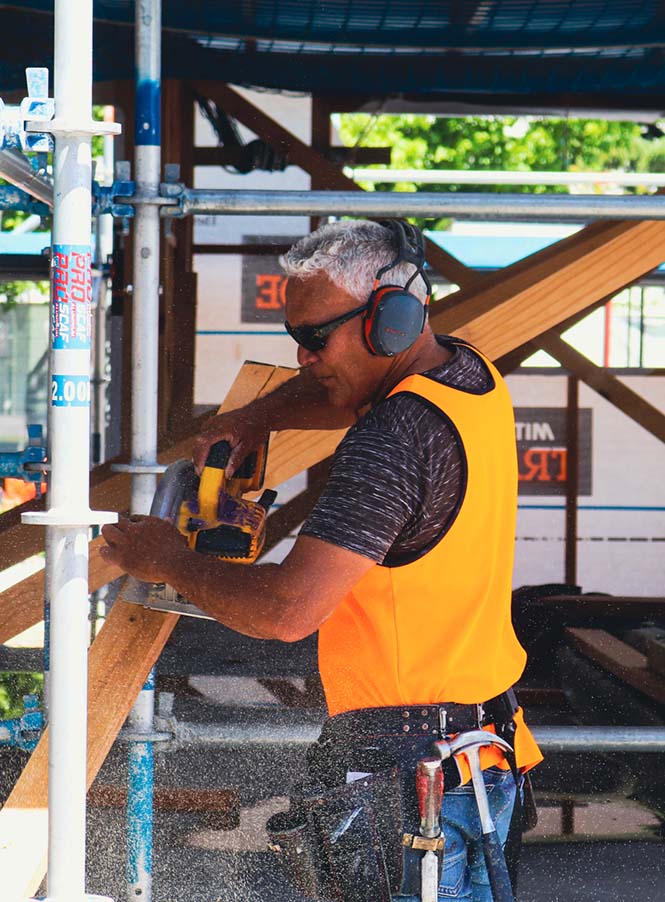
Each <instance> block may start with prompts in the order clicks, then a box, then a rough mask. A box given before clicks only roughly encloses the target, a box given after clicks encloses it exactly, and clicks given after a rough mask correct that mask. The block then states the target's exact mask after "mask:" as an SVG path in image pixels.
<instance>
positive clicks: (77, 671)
mask: <svg viewBox="0 0 665 902" xmlns="http://www.w3.org/2000/svg"><path fill="white" fill-rule="evenodd" d="M54 21H55V40H54V44H55V68H54V73H55V74H54V84H55V90H54V93H55V118H54V119H53V121H52V122H51V123H50V125H49V129H48V130H49V131H50V132H51V133H52V135H53V136H54V138H55V152H54V156H53V180H54V198H53V201H54V202H53V237H52V253H51V328H50V348H49V382H50V385H49V400H50V406H49V458H50V464H51V471H50V479H49V492H48V501H49V509H48V510H47V511H34V512H30V513H26V514H23V516H22V519H23V522H25V523H31V524H38V525H44V526H46V527H47V543H46V551H47V557H46V571H47V572H46V585H47V593H48V595H49V596H50V602H51V623H50V665H51V674H50V688H49V716H50V726H49V763H48V764H49V767H48V808H49V811H48V815H49V816H48V898H49V900H53V902H82V900H85V899H87V898H89V897H87V896H86V895H85V820H86V818H85V814H86V810H85V801H86V782H87V781H86V740H87V726H88V721H87V707H88V672H87V669H88V656H87V651H88V539H89V529H90V526H91V525H93V524H102V523H112V522H114V521H115V520H117V515H116V514H115V513H107V512H103V511H91V510H90V491H89V469H90V357H91V354H90V349H91V338H92V335H91V333H92V309H91V306H92V305H91V299H92V253H91V181H92V155H91V144H92V135H93V134H96V133H98V132H102V131H109V130H110V131H113V132H114V133H117V131H118V129H117V128H115V127H114V126H111V127H110V128H106V127H103V128H98V125H101V124H100V123H95V122H94V121H93V119H92V0H77V2H76V3H72V2H70V0H56V2H55V16H54ZM34 125H35V123H34V122H33V123H28V125H27V126H26V127H28V128H30V127H31V126H34ZM42 126H43V123H41V122H40V123H39V124H38V126H37V127H36V130H37V131H42V130H43V127H42Z"/></svg>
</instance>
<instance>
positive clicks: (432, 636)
mask: <svg viewBox="0 0 665 902" xmlns="http://www.w3.org/2000/svg"><path fill="white" fill-rule="evenodd" d="M282 263H283V266H284V268H285V271H286V273H287V275H288V277H289V281H288V285H287V290H286V314H287V323H286V328H287V331H288V332H289V334H290V335H291V336H292V337H293V338H294V339H295V340H296V341H297V342H298V362H299V364H300V373H299V374H298V376H296V377H295V378H294V379H292V380H291V381H289V382H288V383H287V384H286V385H284V386H283V387H282V388H280V389H278V390H277V391H276V392H274V393H273V394H271V395H269V396H267V397H266V398H263V399H260V400H257V401H255V402H253V403H252V404H249V405H248V406H247V407H245V408H242V409H241V410H238V411H232V412H231V413H228V414H224V415H220V416H217V417H215V418H213V419H212V421H210V423H209V425H208V426H207V428H206V430H205V432H204V433H203V435H202V436H201V437H200V438H199V440H198V441H197V444H196V448H195V452H194V461H195V464H196V465H197V467H198V468H199V469H200V468H201V467H202V465H203V463H204V461H205V457H206V454H207V450H208V448H209V447H210V445H212V444H213V443H214V442H215V441H218V440H220V439H226V440H227V441H229V442H230V444H231V445H232V447H233V454H232V457H231V460H230V462H229V469H230V470H231V471H232V470H233V469H234V467H236V466H237V465H238V464H239V463H240V462H241V460H242V459H243V458H244V457H245V456H246V454H247V453H249V452H250V451H251V450H253V449H254V448H256V447H258V446H259V445H260V444H261V443H262V442H263V441H264V440H265V438H266V436H267V434H268V433H269V432H270V431H273V430H279V429H326V428H330V429H336V428H340V427H342V426H350V427H351V428H350V429H349V432H348V433H347V435H346V436H345V438H344V439H343V441H342V442H341V444H340V446H339V448H338V449H337V452H336V453H335V456H334V460H333V464H332V467H331V473H330V477H329V480H328V483H327V485H326V487H325V489H324V491H323V494H322V496H321V498H320V499H319V501H318V503H317V505H316V506H315V508H314V510H313V512H312V513H311V515H310V516H309V517H308V519H307V521H306V522H305V524H304V526H303V528H302V530H301V532H300V535H299V537H298V539H297V541H296V543H295V545H294V547H293V549H292V551H291V552H290V553H289V554H288V556H287V557H286V558H285V559H284V561H283V562H282V563H281V564H266V565H259V566H255V567H252V568H246V567H237V566H233V565H231V564H226V563H223V562H220V561H218V560H216V559H213V558H210V557H205V556H202V555H199V554H196V553H194V552H192V551H190V550H189V549H188V548H187V547H186V545H185V542H184V539H183V538H182V537H181V536H180V535H179V534H178V533H177V532H176V530H175V529H174V528H173V527H172V526H170V525H169V524H167V523H165V522H163V521H160V520H156V519H154V518H138V519H137V518H132V520H125V521H122V522H120V523H119V524H118V525H116V526H106V527H104V530H103V534H104V537H105V538H106V540H107V542H108V546H109V547H108V548H107V549H104V551H103V554H104V556H105V557H106V558H107V559H109V560H111V561H113V562H114V563H116V564H118V565H120V566H121V567H123V568H124V569H125V570H127V571H128V572H130V573H132V574H133V575H134V576H136V577H138V578H139V579H143V580H147V581H164V582H167V583H168V584H170V585H171V586H173V587H174V588H175V589H176V590H177V591H178V592H180V593H181V594H182V595H183V596H185V597H186V598H188V599H189V600H190V601H192V602H193V603H194V604H196V605H198V606H199V607H201V608H203V609H204V610H205V611H207V612H208V613H210V614H211V615H213V616H214V617H215V618H216V619H217V620H219V621H220V622H222V623H224V624H225V625H226V626H228V627H231V628H232V629H234V630H237V631H239V632H241V633H245V634H246V635H249V636H255V637H258V638H266V639H281V640H283V641H286V642H292V641H296V640H298V639H301V638H303V637H305V636H307V635H309V634H310V633H312V632H314V631H316V630H318V631H319V665H320V672H321V678H322V682H323V686H324V690H325V694H326V701H327V705H328V711H329V714H330V719H329V720H328V721H327V723H326V725H325V726H324V730H323V733H322V737H321V739H320V740H319V743H318V745H317V746H316V747H315V748H314V750H313V752H312V754H311V755H310V768H311V772H312V776H313V778H316V779H317V780H318V781H319V782H320V783H322V784H323V785H325V786H328V787H332V786H336V785H340V784H341V785H343V784H344V783H345V781H349V780H352V779H353V777H354V776H355V775H357V774H358V773H361V774H368V773H374V772H376V771H382V770H385V769H386V768H389V767H391V766H392V765H398V766H399V767H401V768H402V772H403V774H407V775H411V776H412V775H413V771H414V770H415V766H416V761H417V759H418V758H419V757H422V756H423V755H426V754H428V749H429V748H430V746H431V743H432V740H433V739H437V738H441V737H442V736H444V735H450V734H454V733H456V732H459V731H461V730H466V729H473V728H477V727H478V726H483V727H487V728H489V729H496V730H497V731H498V730H499V728H502V729H503V728H505V729H506V730H508V731H509V736H510V739H511V744H514V746H515V759H516V762H513V770H512V771H511V769H509V767H508V764H506V762H505V760H504V759H503V758H502V756H501V755H500V754H499V753H498V752H496V751H493V750H484V752H483V755H482V756H481V764H482V766H483V768H484V774H485V780H486V783H487V784H488V785H489V786H490V787H491V789H492V791H491V792H490V799H491V804H492V809H493V812H494V815H495V818H496V819H497V828H498V831H499V833H500V836H501V839H502V841H505V838H506V833H507V830H508V824H509V822H510V819H511V812H512V810H513V802H514V799H515V795H516V789H515V780H514V778H513V773H515V774H517V769H519V770H522V771H523V770H525V769H527V768H528V767H531V766H533V765H534V764H535V763H537V762H538V761H539V760H540V753H539V752H538V749H537V747H536V745H535V743H534V742H533V739H532V737H531V735H530V733H529V731H528V730H527V728H526V727H525V726H524V723H523V720H522V715H521V711H519V710H515V708H516V706H515V705H514V704H512V701H513V699H514V697H511V696H508V695H507V694H506V692H507V690H509V689H510V687H511V686H512V685H513V684H514V683H515V681H516V680H517V679H518V678H519V676H520V675H521V673H522V670H523V668H524V663H525V653H524V651H523V649H522V648H521V647H520V645H519V643H518V642H517V639H516V637H515V634H514V632H513V629H512V624H511V617H510V595H511V575H512V561H513V543H514V527H515V516H516V500H517V499H516V492H517V469H516V466H517V465H516V453H515V437H514V424H513V418H512V406H511V402H510V398H509V395H508V392H507V389H506V387H505V385H504V383H503V381H502V380H501V377H500V376H499V374H498V372H497V371H496V370H495V369H494V367H493V366H492V365H491V363H490V362H489V361H488V360H486V359H485V358H484V357H483V356H482V355H481V354H480V353H478V352H477V351H476V350H475V349H472V348H470V347H469V346H467V345H465V344H464V343H462V342H459V341H456V340H454V339H449V338H445V337H438V338H437V337H436V336H435V335H434V334H433V333H432V331H431V329H430V327H429V325H428V324H427V319H426V310H427V303H428V301H429V283H428V282H427V278H426V275H425V272H424V252H423V243H422V236H421V235H420V233H419V232H418V231H417V230H416V229H415V228H414V227H413V226H409V225H408V224H406V223H400V222H395V221H392V222H386V223H384V224H378V223H372V222H341V223H336V224H333V225H327V226H323V227H322V228H321V229H319V230H317V231H316V232H314V233H312V234H311V235H309V236H306V237H305V238H303V239H302V240H301V241H299V242H298V243H297V244H296V245H295V246H294V247H293V248H292V249H291V250H290V251H289V253H288V254H286V256H285V258H284V259H283V261H282ZM386 286H393V287H392V288H390V287H386ZM483 703H485V705H484V710H483V708H482V705H483ZM461 771H464V772H463V773H462V775H461V776H462V779H463V780H464V779H465V778H466V779H468V772H467V771H465V770H464V768H461ZM411 776H409V779H411ZM449 777H450V775H448V779H449ZM405 779H406V778H405ZM454 782H459V779H456V780H455V781H454ZM442 817H443V823H444V832H445V835H446V851H445V854H444V868H443V876H442V878H441V885H440V892H441V893H442V894H444V895H445V897H446V898H451V899H452V898H455V899H465V900H471V899H473V900H474V902H484V900H489V899H491V894H490V890H489V886H488V878H487V872H486V870H485V867H484V863H483V861H482V852H481V851H480V849H481V846H480V830H479V826H478V814H477V810H476V809H475V806H474V802H473V795H472V794H470V792H469V790H468V786H460V787H459V788H457V789H456V788H452V789H450V791H448V789H447V790H446V792H445V794H444V803H443V810H442ZM416 830H417V828H416ZM412 857H413V856H412ZM415 857H416V858H418V856H415ZM401 889H402V891H403V895H402V896H396V897H397V898H414V899H415V898H416V896H415V895H414V890H413V884H412V881H411V883H410V882H409V881H407V880H406V879H405V880H404V881H403V883H402V886H401ZM395 892H397V887H395V886H393V893H395ZM407 893H408V894H410V895H408V896H407V895H404V894H407ZM360 897H361V895H360V893H359V894H358V898H360ZM370 897H371V895H370ZM377 898H378V896H377Z"/></svg>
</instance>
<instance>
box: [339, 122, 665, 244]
mask: <svg viewBox="0 0 665 902" xmlns="http://www.w3.org/2000/svg"><path fill="white" fill-rule="evenodd" d="M339 132H340V135H341V138H342V141H343V142H344V144H346V145H347V146H358V145H361V146H365V147H386V146H388V147H391V148H392V164H391V165H392V167H393V168H395V169H460V170H468V169H501V170H524V171H538V170H543V171H544V170H553V171H575V170H578V171H585V170H586V171H606V170H612V169H622V170H628V171H638V170H639V169H640V167H641V165H644V168H645V170H646V171H654V172H655V171H662V170H663V169H664V168H665V138H663V139H659V140H657V141H646V140H645V139H644V138H643V137H642V127H641V126H640V124H639V123H636V122H614V121H611V122H606V121H601V120H595V119H545V118H539V117H520V118H515V117H504V116H470V117H468V118H464V119H455V118H442V117H441V118H437V117H435V116H430V115H413V114H411V115H405V116H395V115H378V116H375V115H370V114H365V113H362V114H360V113H358V114H345V115H342V116H341V117H340V120H339ZM647 166H648V168H647ZM363 187H366V188H367V189H368V190H377V191H381V190H384V191H392V190H397V191H444V192H456V191H460V192H465V191H466V192H468V191H474V192H475V191H479V190H482V191H496V192H501V191H503V192H511V193H512V192H525V193H528V192H534V193H541V192H544V191H561V192H563V191H566V190H567V189H566V188H565V187H546V186H544V185H524V186H520V185H483V186H482V188H479V187H478V186H477V185H429V184H428V185H420V186H419V185H416V184H415V183H400V184H397V185H392V184H388V183H383V184H381V183H377V184H366V185H364V186H363ZM420 224H421V225H423V226H426V227H428V228H432V227H439V228H441V227H442V226H443V225H444V221H437V222H433V221H431V220H427V221H422V222H421V223H420Z"/></svg>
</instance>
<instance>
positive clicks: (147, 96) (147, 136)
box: [134, 80, 162, 146]
mask: <svg viewBox="0 0 665 902" xmlns="http://www.w3.org/2000/svg"><path fill="white" fill-rule="evenodd" d="M161 104H162V95H161V85H160V83H159V82H158V81H150V80H146V81H141V82H139V83H138V85H137V86H136V114H135V116H134V143H135V144H137V145H148V146H158V145H159V143H160V137H159V136H160V127H161V123H160V116H161Z"/></svg>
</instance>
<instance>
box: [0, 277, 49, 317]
mask: <svg viewBox="0 0 665 902" xmlns="http://www.w3.org/2000/svg"><path fill="white" fill-rule="evenodd" d="M31 288H36V289H37V290H38V291H39V292H40V293H41V294H42V295H43V296H44V303H47V302H48V296H49V283H48V282H23V281H21V282H0V313H7V311H9V310H11V309H12V308H13V307H15V306H16V305H17V304H18V303H19V298H20V297H21V295H22V294H23V293H24V292H25V291H29V290H30V289H31Z"/></svg>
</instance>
